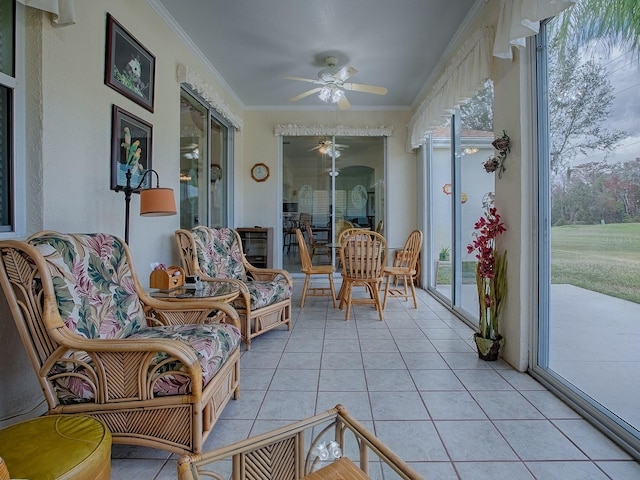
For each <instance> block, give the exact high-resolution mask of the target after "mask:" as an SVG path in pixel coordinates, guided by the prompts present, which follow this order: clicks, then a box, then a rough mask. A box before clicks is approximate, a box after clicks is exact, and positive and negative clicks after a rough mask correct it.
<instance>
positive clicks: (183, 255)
mask: <svg viewBox="0 0 640 480" xmlns="http://www.w3.org/2000/svg"><path fill="white" fill-rule="evenodd" d="M175 238H176V242H177V243H178V250H179V252H180V259H181V261H182V267H183V268H184V270H185V271H186V273H187V275H198V276H199V277H200V279H201V280H203V281H207V282H215V281H220V280H224V281H226V282H229V281H231V282H234V283H236V284H237V285H238V287H239V288H240V296H239V297H238V299H236V300H235V301H234V302H233V306H234V308H235V309H236V310H237V311H238V314H239V315H240V327H241V332H242V339H243V341H244V342H245V344H246V347H247V350H249V349H250V348H251V339H253V338H254V337H256V336H258V335H262V334H263V333H265V332H267V331H269V330H272V329H274V328H276V327H279V326H281V325H286V326H287V329H290V328H291V296H292V292H293V280H292V279H291V275H290V274H289V272H287V271H286V270H279V269H270V268H257V267H254V266H253V265H251V264H250V263H249V262H248V261H247V259H246V258H245V256H244V253H243V251H242V241H241V240H240V235H238V232H236V231H235V230H233V229H231V228H210V227H204V226H199V227H194V228H192V229H191V230H183V229H181V230H176V232H175Z"/></svg>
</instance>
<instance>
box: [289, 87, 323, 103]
mask: <svg viewBox="0 0 640 480" xmlns="http://www.w3.org/2000/svg"><path fill="white" fill-rule="evenodd" d="M320 90H322V89H321V88H320V87H316V88H312V89H311V90H307V91H306V92H304V93H301V94H300V95H296V96H295V97H291V98H290V99H289V101H290V102H297V101H298V100H301V99H303V98H305V97H308V96H309V95H313V94H314V93H316V92H319V91H320Z"/></svg>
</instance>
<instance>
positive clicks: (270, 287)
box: [233, 278, 291, 310]
mask: <svg viewBox="0 0 640 480" xmlns="http://www.w3.org/2000/svg"><path fill="white" fill-rule="evenodd" d="M245 285H246V286H247V289H248V290H249V298H250V299H251V310H257V309H259V308H262V307H266V306H267V305H273V304H274V303H278V302H280V301H282V300H286V299H287V298H291V287H290V286H289V284H288V283H287V280H286V279H284V278H281V279H279V280H274V281H273V282H269V281H251V282H246V283H245ZM233 306H234V307H235V308H238V309H244V308H245V305H244V302H242V301H241V300H239V299H236V300H235V301H234V302H233Z"/></svg>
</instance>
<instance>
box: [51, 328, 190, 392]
mask: <svg viewBox="0 0 640 480" xmlns="http://www.w3.org/2000/svg"><path fill="white" fill-rule="evenodd" d="M58 330H59V331H57V332H55V333H54V332H50V333H51V336H52V337H55V338H56V341H57V342H58V343H59V344H60V346H59V347H58V348H57V349H56V350H55V351H54V352H53V353H52V354H51V355H49V357H48V358H47V359H46V361H45V362H43V364H42V367H41V369H40V374H41V375H42V376H47V375H48V372H50V371H51V370H52V369H53V368H54V365H55V364H56V363H57V362H60V361H69V360H68V359H67V358H66V357H65V356H64V355H65V354H66V353H67V352H68V351H70V350H71V351H84V352H87V354H88V355H89V356H90V357H91V359H92V361H93V362H94V366H93V367H92V368H91V370H92V371H93V372H94V375H101V376H104V378H105V380H106V382H107V383H115V384H119V383H121V382H122V371H121V370H120V369H119V368H113V365H114V364H117V365H122V366H125V365H126V367H124V368H126V369H127V371H129V370H131V369H137V371H138V375H137V376H138V378H140V379H145V382H144V384H145V385H152V384H153V379H152V378H151V377H150V375H153V372H150V371H149V367H150V365H151V361H152V359H153V357H154V356H155V354H157V353H166V354H168V355H169V356H170V358H173V359H175V360H178V361H179V362H180V363H181V364H182V365H183V366H184V368H185V371H181V374H182V375H185V376H188V377H190V378H191V388H192V394H194V395H200V394H201V392H202V369H201V366H200V364H199V361H198V357H197V355H196V353H195V352H194V351H193V349H192V348H191V347H189V346H188V345H186V344H184V343H182V342H180V341H177V340H170V339H162V338H159V339H156V338H153V339H151V338H150V339H137V338H136V339H133V338H125V339H109V340H106V339H85V338H82V337H79V336H77V335H75V334H73V333H71V332H69V331H67V330H66V328H60V329H58ZM110 366H111V367H110ZM87 368H89V366H88V365H87ZM129 373H130V372H129ZM110 379H111V380H110ZM146 394H147V395H151V392H146Z"/></svg>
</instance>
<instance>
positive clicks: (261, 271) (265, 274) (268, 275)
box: [244, 261, 293, 287]
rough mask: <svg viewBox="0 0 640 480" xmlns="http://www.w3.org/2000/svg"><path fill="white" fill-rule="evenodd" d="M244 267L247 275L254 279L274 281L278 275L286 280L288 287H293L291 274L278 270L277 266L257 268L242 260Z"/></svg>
mask: <svg viewBox="0 0 640 480" xmlns="http://www.w3.org/2000/svg"><path fill="white" fill-rule="evenodd" d="M244 268H245V270H246V271H247V275H249V276H250V277H251V278H253V279H254V280H258V281H260V280H262V281H274V280H277V279H278V278H279V277H283V278H285V279H286V280H287V283H288V284H289V286H290V287H293V278H292V277H291V274H290V273H289V272H287V271H286V270H280V269H277V268H258V267H254V266H253V265H251V264H250V263H248V262H246V261H245V262H244Z"/></svg>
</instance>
